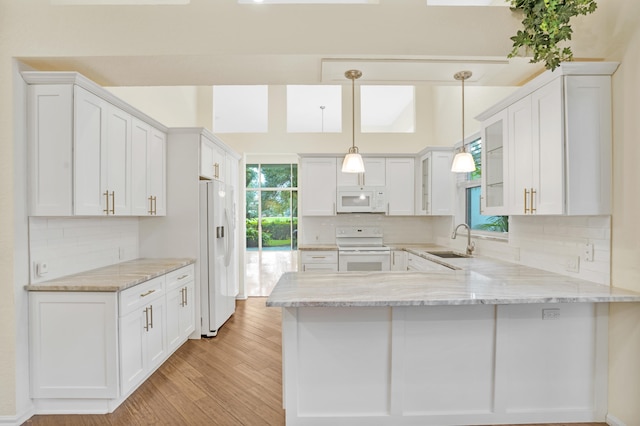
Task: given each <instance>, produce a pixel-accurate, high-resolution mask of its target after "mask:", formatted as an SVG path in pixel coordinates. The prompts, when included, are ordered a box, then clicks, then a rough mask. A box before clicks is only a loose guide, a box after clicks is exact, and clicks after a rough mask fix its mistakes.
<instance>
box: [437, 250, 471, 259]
mask: <svg viewBox="0 0 640 426" xmlns="http://www.w3.org/2000/svg"><path fill="white" fill-rule="evenodd" d="M427 253H429V254H432V255H434V256H438V257H442V258H444V259H464V258H466V257H471V256H469V255H468V254H460V253H456V252H453V251H428V252H427Z"/></svg>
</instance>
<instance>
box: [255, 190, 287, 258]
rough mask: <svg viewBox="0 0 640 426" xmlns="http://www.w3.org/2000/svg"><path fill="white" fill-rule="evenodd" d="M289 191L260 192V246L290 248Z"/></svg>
mask: <svg viewBox="0 0 640 426" xmlns="http://www.w3.org/2000/svg"><path fill="white" fill-rule="evenodd" d="M290 197H291V191H262V218H261V224H262V245H263V246H264V247H273V248H283V249H287V250H289V249H290V248H291V198H290Z"/></svg>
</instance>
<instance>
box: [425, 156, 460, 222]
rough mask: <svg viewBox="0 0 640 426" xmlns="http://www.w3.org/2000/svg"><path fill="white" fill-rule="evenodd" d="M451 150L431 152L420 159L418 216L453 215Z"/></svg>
mask: <svg viewBox="0 0 640 426" xmlns="http://www.w3.org/2000/svg"><path fill="white" fill-rule="evenodd" d="M452 159H453V153H452V151H451V150H433V151H429V152H427V153H426V154H424V155H422V156H421V157H420V165H419V166H420V170H419V174H418V177H419V186H418V188H417V190H418V191H419V192H418V203H416V210H417V212H418V214H420V215H433V216H447V215H453V214H454V200H455V194H456V185H455V183H456V181H455V177H456V175H455V173H452V172H451V162H452Z"/></svg>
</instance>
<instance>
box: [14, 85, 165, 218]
mask: <svg viewBox="0 0 640 426" xmlns="http://www.w3.org/2000/svg"><path fill="white" fill-rule="evenodd" d="M22 75H23V78H24V79H25V81H26V82H27V83H28V84H29V86H28V89H27V93H28V101H27V109H28V129H27V135H28V159H29V160H28V161H29V194H30V196H29V201H30V205H29V212H30V215H31V216H69V215H82V216H112V215H116V216H117V215H148V214H152V215H163V214H165V213H164V211H165V208H164V206H165V205H166V204H165V203H166V200H165V194H166V189H165V186H166V184H165V179H166V176H165V166H166V158H165V149H166V148H165V145H164V144H165V140H166V133H165V132H166V128H165V127H164V126H162V125H161V124H159V123H157V122H155V121H154V120H152V119H151V118H149V117H147V116H146V115H144V114H143V113H141V112H140V111H138V110H136V109H134V108H132V107H130V106H128V105H127V104H125V103H124V102H122V101H121V100H119V99H118V98H116V97H115V96H113V95H112V94H110V93H109V92H107V91H106V90H104V89H102V88H101V87H99V86H97V85H96V84H95V83H93V82H91V81H89V80H87V79H86V78H84V77H82V76H81V75H80V74H77V73H73V72H51V73H49V72H24V73H23V74H22Z"/></svg>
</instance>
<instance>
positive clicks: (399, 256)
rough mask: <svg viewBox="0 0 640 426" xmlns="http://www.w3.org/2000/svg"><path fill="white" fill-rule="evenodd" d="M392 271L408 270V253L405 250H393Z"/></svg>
mask: <svg viewBox="0 0 640 426" xmlns="http://www.w3.org/2000/svg"><path fill="white" fill-rule="evenodd" d="M391 270H392V271H406V270H407V252H406V251H404V250H391Z"/></svg>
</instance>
